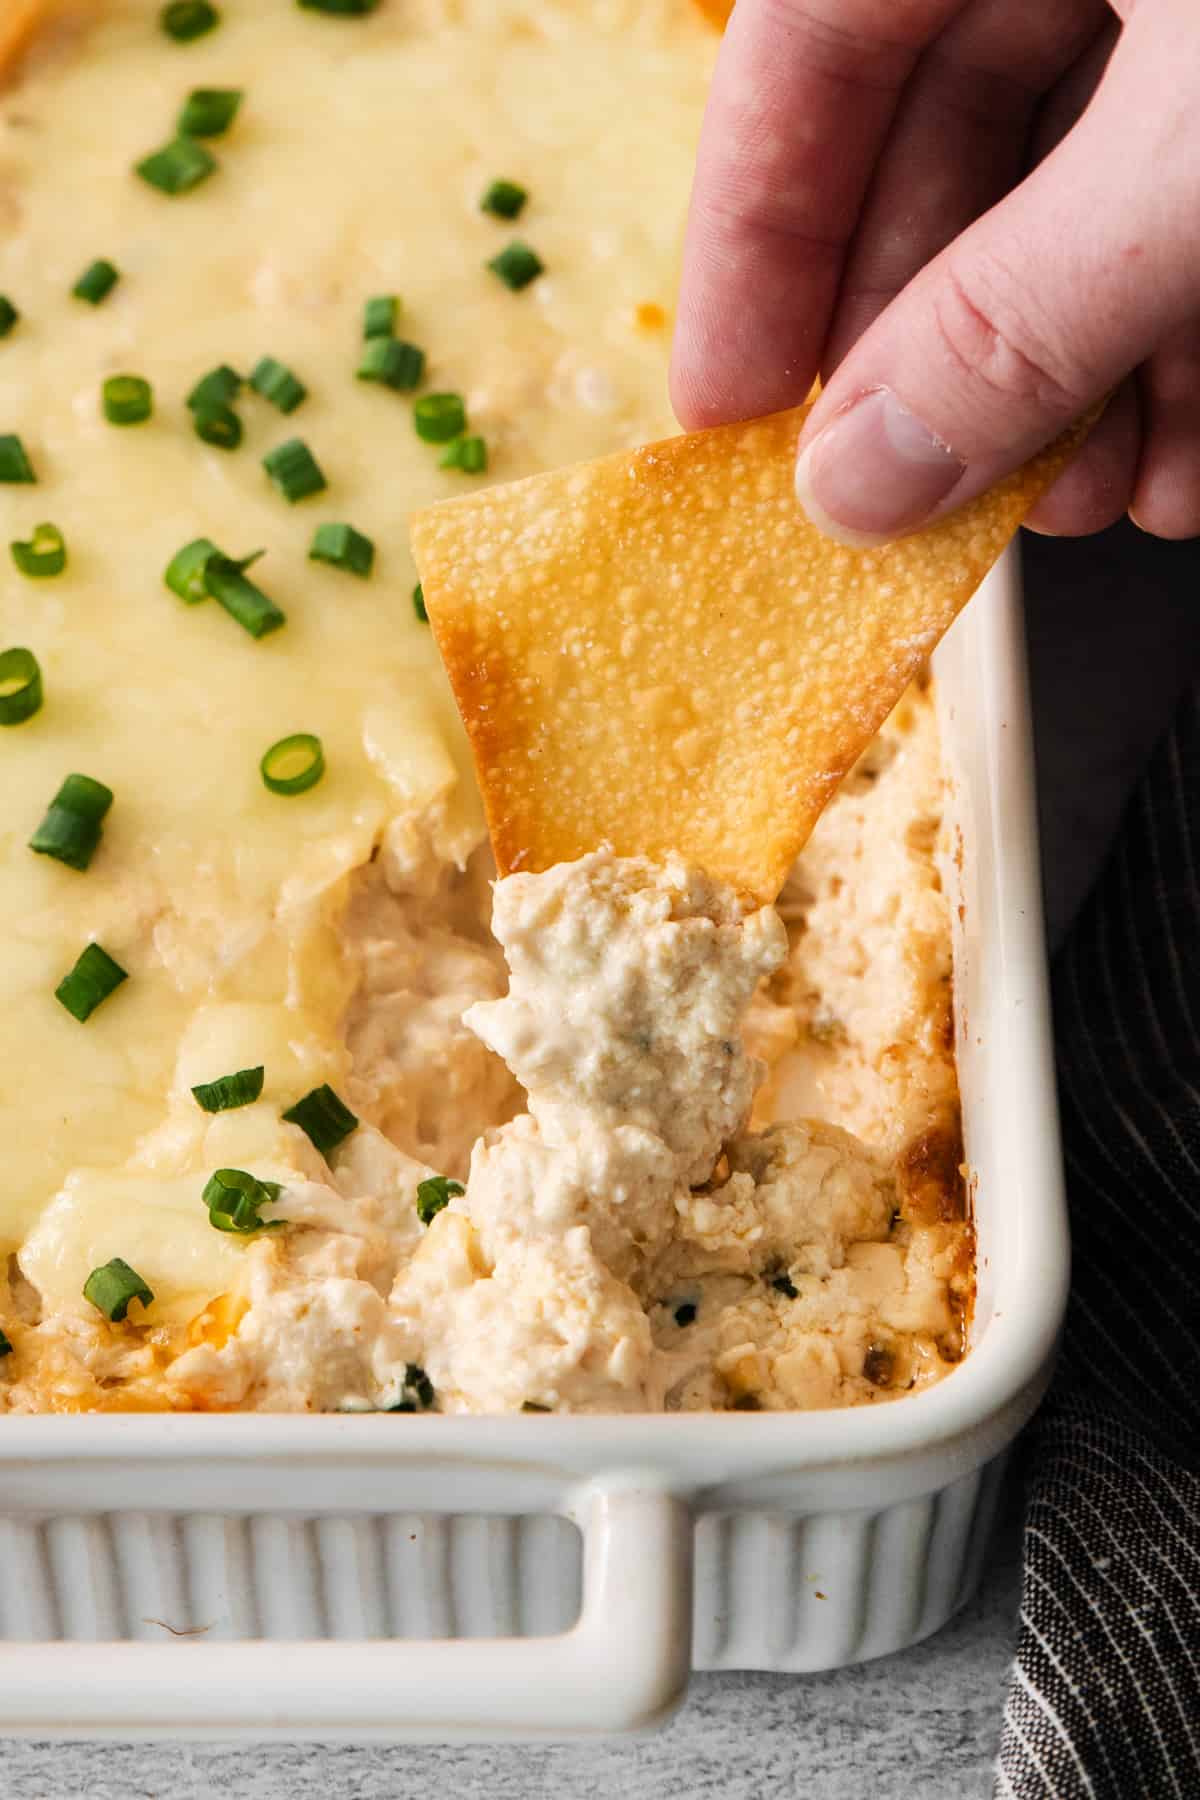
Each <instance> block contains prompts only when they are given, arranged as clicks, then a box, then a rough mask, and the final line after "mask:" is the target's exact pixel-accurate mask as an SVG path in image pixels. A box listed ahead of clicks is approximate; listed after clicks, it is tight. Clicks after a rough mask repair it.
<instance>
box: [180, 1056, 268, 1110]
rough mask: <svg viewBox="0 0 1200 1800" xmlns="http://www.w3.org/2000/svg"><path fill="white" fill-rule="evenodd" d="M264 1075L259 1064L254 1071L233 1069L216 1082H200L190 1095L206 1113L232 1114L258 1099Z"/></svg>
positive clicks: (263, 1070) (219, 1077)
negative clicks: (231, 1072)
mask: <svg viewBox="0 0 1200 1800" xmlns="http://www.w3.org/2000/svg"><path fill="white" fill-rule="evenodd" d="M265 1073H266V1071H265V1069H264V1068H263V1065H262V1064H261V1063H260V1064H259V1065H258V1067H257V1068H256V1069H235V1070H234V1072H233V1074H232V1075H220V1076H218V1078H217V1079H216V1081H202V1082H201V1083H200V1085H199V1087H194V1088H193V1089H192V1094H193V1096H194V1098H195V1101H196V1104H197V1106H200V1107H202V1108H203V1110H204V1111H205V1112H206V1113H219V1112H233V1111H234V1110H235V1109H236V1108H237V1107H239V1106H251V1105H253V1103H254V1101H255V1100H257V1099H258V1098H259V1097H260V1095H261V1094H262V1091H263V1077H264V1075H265Z"/></svg>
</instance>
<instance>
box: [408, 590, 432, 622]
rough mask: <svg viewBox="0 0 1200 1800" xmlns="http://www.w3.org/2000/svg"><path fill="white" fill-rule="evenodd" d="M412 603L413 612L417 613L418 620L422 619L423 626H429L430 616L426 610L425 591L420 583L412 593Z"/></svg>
mask: <svg viewBox="0 0 1200 1800" xmlns="http://www.w3.org/2000/svg"><path fill="white" fill-rule="evenodd" d="M412 603H413V611H414V612H415V613H416V615H417V617H418V619H420V621H421V623H422V625H428V623H429V614H428V613H427V612H426V610H425V589H424V588H423V587H422V585H421V583H420V582H419V581H418V583H417V585H416V587H415V588H414V589H413V591H412Z"/></svg>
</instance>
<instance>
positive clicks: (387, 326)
mask: <svg viewBox="0 0 1200 1800" xmlns="http://www.w3.org/2000/svg"><path fill="white" fill-rule="evenodd" d="M399 311H400V302H399V300H398V299H397V298H396V296H395V294H375V295H373V296H372V298H371V299H370V300H368V301H367V303H366V305H365V306H364V307H363V336H364V337H365V338H377V337H383V338H386V337H391V335H392V333H393V331H395V329H396V315H397V314H398V313H399Z"/></svg>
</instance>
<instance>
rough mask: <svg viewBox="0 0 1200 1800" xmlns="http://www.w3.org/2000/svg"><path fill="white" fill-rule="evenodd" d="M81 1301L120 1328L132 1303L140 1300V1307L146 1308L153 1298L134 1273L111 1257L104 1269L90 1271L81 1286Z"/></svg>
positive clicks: (117, 1257)
mask: <svg viewBox="0 0 1200 1800" xmlns="http://www.w3.org/2000/svg"><path fill="white" fill-rule="evenodd" d="M83 1297H84V1299H85V1300H90V1301H91V1303H92V1305H93V1306H94V1307H96V1309H97V1310H98V1311H99V1312H102V1313H103V1314H104V1316H105V1318H106V1319H112V1320H113V1322H114V1323H115V1324H118V1325H119V1324H120V1322H121V1320H122V1319H123V1318H124V1317H125V1315H126V1313H127V1312H128V1311H129V1302H130V1301H131V1300H140V1301H141V1303H142V1305H143V1306H149V1305H150V1302H151V1301H152V1300H153V1298H154V1295H153V1293H152V1291H151V1290H150V1288H148V1287H147V1286H146V1283H145V1282H144V1281H143V1280H142V1278H141V1276H140V1275H139V1274H138V1272H137V1270H136V1269H131V1268H130V1266H129V1264H128V1263H127V1262H122V1260H121V1258H120V1257H119V1256H114V1257H113V1259H112V1261H111V1262H106V1263H105V1264H104V1266H103V1268H100V1269H93V1270H92V1272H91V1274H90V1275H89V1276H88V1278H87V1280H86V1281H85V1282H84V1284H83Z"/></svg>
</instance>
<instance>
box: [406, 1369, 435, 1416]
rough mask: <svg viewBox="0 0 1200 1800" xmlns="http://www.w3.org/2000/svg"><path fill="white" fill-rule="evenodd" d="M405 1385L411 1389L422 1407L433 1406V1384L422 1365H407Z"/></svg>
mask: <svg viewBox="0 0 1200 1800" xmlns="http://www.w3.org/2000/svg"><path fill="white" fill-rule="evenodd" d="M404 1385H405V1387H406V1388H411V1389H412V1391H413V1393H414V1394H415V1395H416V1396H417V1399H418V1401H419V1402H420V1404H421V1405H422V1406H432V1405H433V1383H432V1381H430V1379H429V1377H428V1375H427V1374H426V1373H425V1371H424V1369H423V1368H422V1367H421V1365H420V1363H406V1364H405V1368H404Z"/></svg>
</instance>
